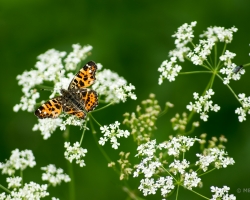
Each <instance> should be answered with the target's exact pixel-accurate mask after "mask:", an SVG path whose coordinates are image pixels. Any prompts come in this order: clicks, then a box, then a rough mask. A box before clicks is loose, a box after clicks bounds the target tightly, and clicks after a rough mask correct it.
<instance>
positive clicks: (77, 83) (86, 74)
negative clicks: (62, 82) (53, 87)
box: [68, 61, 97, 90]
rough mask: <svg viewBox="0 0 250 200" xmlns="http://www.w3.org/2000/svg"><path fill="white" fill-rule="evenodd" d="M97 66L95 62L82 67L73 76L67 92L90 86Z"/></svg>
mask: <svg viewBox="0 0 250 200" xmlns="http://www.w3.org/2000/svg"><path fill="white" fill-rule="evenodd" d="M96 70H97V66H96V64H95V62H93V61H90V62H88V63H87V64H86V65H84V66H83V67H82V68H81V69H80V71H79V72H78V73H77V74H76V75H75V77H74V78H73V79H72V81H71V82H70V84H69V88H68V90H71V89H81V88H85V87H88V86H90V85H92V84H93V83H94V81H95V72H96Z"/></svg>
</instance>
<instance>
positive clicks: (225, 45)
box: [216, 43, 227, 69]
mask: <svg viewBox="0 0 250 200" xmlns="http://www.w3.org/2000/svg"><path fill="white" fill-rule="evenodd" d="M226 48H227V43H225V44H224V47H223V50H222V53H221V55H224V53H225V51H226ZM220 62H221V60H219V62H218V64H217V65H216V69H218V68H219V66H220Z"/></svg>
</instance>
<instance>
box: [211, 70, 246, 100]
mask: <svg viewBox="0 0 250 200" xmlns="http://www.w3.org/2000/svg"><path fill="white" fill-rule="evenodd" d="M216 76H217V77H219V79H221V80H222V81H223V78H222V77H221V76H220V75H219V74H216ZM226 86H227V87H228V89H229V90H230V91H231V92H232V93H233V95H234V96H235V98H236V99H237V100H238V101H239V102H240V100H239V98H238V96H237V95H236V94H235V92H234V91H233V89H232V88H231V87H230V86H229V85H228V84H226ZM240 104H241V102H240Z"/></svg>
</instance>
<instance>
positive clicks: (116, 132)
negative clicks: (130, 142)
mask: <svg viewBox="0 0 250 200" xmlns="http://www.w3.org/2000/svg"><path fill="white" fill-rule="evenodd" d="M119 126H120V123H119V122H118V121H116V122H115V123H114V124H110V125H108V126H107V125H104V126H101V127H100V130H101V132H102V133H103V134H104V135H103V136H104V137H101V138H100V140H99V144H100V145H102V146H104V145H105V143H106V142H107V141H108V140H110V143H111V144H112V148H114V149H118V146H120V143H119V142H118V141H117V138H121V137H125V138H127V137H128V136H129V135H130V133H129V131H128V130H125V131H124V130H121V129H120V128H119Z"/></svg>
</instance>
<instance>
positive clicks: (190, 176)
mask: <svg viewBox="0 0 250 200" xmlns="http://www.w3.org/2000/svg"><path fill="white" fill-rule="evenodd" d="M200 182H201V179H200V178H198V176H197V173H196V172H191V173H185V174H184V184H183V185H184V186H185V187H186V188H187V189H189V190H192V188H193V187H197V186H198V184H199V183H200Z"/></svg>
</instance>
